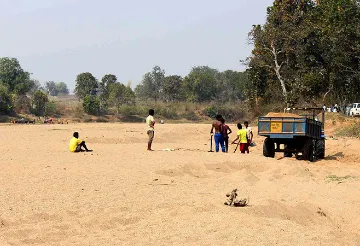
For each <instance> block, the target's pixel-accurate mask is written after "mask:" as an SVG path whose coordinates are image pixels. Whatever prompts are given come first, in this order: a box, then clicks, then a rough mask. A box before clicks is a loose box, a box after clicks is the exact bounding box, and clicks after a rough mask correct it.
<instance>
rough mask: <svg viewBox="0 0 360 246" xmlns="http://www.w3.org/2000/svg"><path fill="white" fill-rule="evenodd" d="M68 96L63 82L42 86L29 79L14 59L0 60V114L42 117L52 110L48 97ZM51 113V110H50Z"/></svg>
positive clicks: (50, 82)
mask: <svg viewBox="0 0 360 246" xmlns="http://www.w3.org/2000/svg"><path fill="white" fill-rule="evenodd" d="M60 94H64V95H66V94H69V89H68V87H67V85H66V83H64V82H53V81H49V82H46V83H45V86H42V85H41V84H40V82H39V81H37V80H34V79H31V77H30V73H29V72H27V71H25V70H24V69H23V68H22V67H21V65H20V63H19V61H18V60H17V59H16V58H9V57H3V58H0V114H11V113H14V112H25V113H33V114H35V115H44V114H46V111H51V109H53V104H51V103H49V98H48V95H51V96H57V95H60ZM52 111H53V110H52Z"/></svg>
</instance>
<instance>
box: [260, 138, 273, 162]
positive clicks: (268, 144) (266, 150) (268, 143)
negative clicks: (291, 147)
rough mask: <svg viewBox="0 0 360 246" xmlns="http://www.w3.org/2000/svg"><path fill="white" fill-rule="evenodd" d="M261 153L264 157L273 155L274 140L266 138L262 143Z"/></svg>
mask: <svg viewBox="0 0 360 246" xmlns="http://www.w3.org/2000/svg"><path fill="white" fill-rule="evenodd" d="M263 154H264V156H265V157H271V158H274V157H275V146H274V142H273V141H272V140H271V139H270V138H266V139H265V141H264V145H263Z"/></svg>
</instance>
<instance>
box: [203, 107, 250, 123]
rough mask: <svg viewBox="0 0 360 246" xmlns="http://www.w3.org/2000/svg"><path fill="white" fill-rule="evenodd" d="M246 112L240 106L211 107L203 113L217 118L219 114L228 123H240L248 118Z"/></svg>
mask: <svg viewBox="0 0 360 246" xmlns="http://www.w3.org/2000/svg"><path fill="white" fill-rule="evenodd" d="M246 112H247V111H246V110H245V109H243V108H242V107H241V106H240V105H239V106H237V105H235V106H234V105H230V104H228V105H216V104H215V105H209V106H208V107H206V108H205V109H204V111H203V113H204V114H205V115H206V116H208V117H210V118H215V116H216V115H217V114H221V115H222V116H223V117H224V119H225V120H226V121H240V120H244V119H245V118H246V117H247V114H246Z"/></svg>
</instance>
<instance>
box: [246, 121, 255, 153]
mask: <svg viewBox="0 0 360 246" xmlns="http://www.w3.org/2000/svg"><path fill="white" fill-rule="evenodd" d="M244 126H245V129H246V132H247V138H248V147H250V144H251V143H252V140H253V137H254V134H253V132H252V129H251V127H250V126H249V122H248V121H245V122H244Z"/></svg>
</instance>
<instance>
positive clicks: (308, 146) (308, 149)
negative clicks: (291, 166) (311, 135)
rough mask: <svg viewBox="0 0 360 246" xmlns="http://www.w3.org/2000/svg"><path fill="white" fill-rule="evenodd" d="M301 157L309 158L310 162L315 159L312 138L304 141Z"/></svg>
mask: <svg viewBox="0 0 360 246" xmlns="http://www.w3.org/2000/svg"><path fill="white" fill-rule="evenodd" d="M302 159H303V160H309V161H311V162H313V161H315V159H316V144H314V141H313V140H312V139H308V140H306V141H305V144H304V148H303V152H302Z"/></svg>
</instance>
